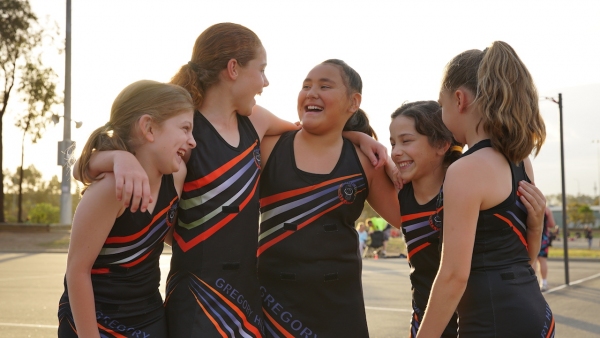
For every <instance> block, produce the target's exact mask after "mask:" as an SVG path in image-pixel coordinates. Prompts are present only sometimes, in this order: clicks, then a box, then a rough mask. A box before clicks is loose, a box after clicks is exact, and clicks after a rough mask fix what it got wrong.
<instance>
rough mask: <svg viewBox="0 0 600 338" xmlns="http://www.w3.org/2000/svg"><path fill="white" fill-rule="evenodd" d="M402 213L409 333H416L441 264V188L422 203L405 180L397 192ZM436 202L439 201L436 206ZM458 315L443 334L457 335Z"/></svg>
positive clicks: (411, 335)
mask: <svg viewBox="0 0 600 338" xmlns="http://www.w3.org/2000/svg"><path fill="white" fill-rule="evenodd" d="M398 199H399V200H400V205H401V206H402V208H401V214H402V234H404V241H405V243H406V247H407V250H408V264H409V266H410V282H411V285H412V308H413V313H412V317H411V320H410V324H411V325H410V335H409V337H411V338H414V337H416V336H417V332H418V330H419V325H420V323H421V321H422V320H423V315H424V314H425V308H426V306H427V301H428V300H429V294H430V293H431V286H432V285H433V281H434V279H435V276H436V275H437V272H438V269H439V267H440V257H441V255H440V250H439V244H440V225H439V224H437V223H438V222H436V221H437V220H435V219H434V217H436V212H438V214H437V217H440V218H439V219H441V217H442V215H441V212H439V211H441V210H437V209H438V208H439V209H441V192H440V194H439V195H438V196H437V197H436V198H434V199H432V200H431V201H429V202H427V203H425V204H422V205H421V204H419V203H418V202H417V200H416V199H415V194H414V190H413V186H412V183H408V184H405V185H404V187H403V188H402V190H400V192H399V193H398ZM437 204H440V205H439V206H437ZM457 330H458V323H457V315H456V314H454V315H453V316H452V319H450V322H449V323H448V325H447V326H446V329H445V330H444V333H443V334H442V337H456V336H457V334H458V332H457Z"/></svg>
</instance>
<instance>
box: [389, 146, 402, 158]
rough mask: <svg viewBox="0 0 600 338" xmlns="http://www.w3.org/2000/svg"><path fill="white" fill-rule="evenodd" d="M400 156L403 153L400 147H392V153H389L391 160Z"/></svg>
mask: <svg viewBox="0 0 600 338" xmlns="http://www.w3.org/2000/svg"><path fill="white" fill-rule="evenodd" d="M402 154H403V152H402V149H401V147H399V146H398V145H395V146H394V147H392V153H391V155H392V159H393V158H395V157H399V156H402Z"/></svg>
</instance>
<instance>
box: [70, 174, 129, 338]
mask: <svg viewBox="0 0 600 338" xmlns="http://www.w3.org/2000/svg"><path fill="white" fill-rule="evenodd" d="M99 206H102V207H99ZM122 210H123V206H122V204H121V203H120V202H118V201H117V200H116V199H115V191H114V176H113V175H106V177H105V178H103V179H102V180H100V181H97V182H95V183H93V184H92V185H91V186H90V187H89V188H88V190H86V192H85V194H84V195H83V197H82V199H81V202H79V205H78V206H77V212H76V213H75V218H74V220H73V227H72V231H71V242H70V244H69V254H68V257H67V273H66V279H67V285H68V289H69V301H70V305H71V309H72V312H73V318H74V319H75V325H76V327H77V333H78V335H79V336H80V337H100V334H99V332H98V326H97V323H96V308H95V304H94V292H93V289H92V280H91V270H92V266H93V264H94V261H95V260H96V258H97V257H98V253H99V252H100V249H101V248H102V245H103V244H104V241H105V240H106V238H107V237H108V234H109V233H110V230H111V229H112V226H113V224H114V222H115V219H116V218H117V216H118V214H119V213H121V212H122Z"/></svg>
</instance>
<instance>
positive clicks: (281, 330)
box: [262, 308, 294, 338]
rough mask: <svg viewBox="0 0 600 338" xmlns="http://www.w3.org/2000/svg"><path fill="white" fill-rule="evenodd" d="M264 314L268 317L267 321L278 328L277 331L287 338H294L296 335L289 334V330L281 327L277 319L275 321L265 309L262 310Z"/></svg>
mask: <svg viewBox="0 0 600 338" xmlns="http://www.w3.org/2000/svg"><path fill="white" fill-rule="evenodd" d="M262 312H263V313H264V314H265V316H267V319H268V320H269V322H270V323H271V324H273V326H275V327H276V328H277V330H279V332H281V334H283V335H284V336H285V338H294V335H292V334H291V333H289V332H287V330H286V329H284V328H283V326H281V325H279V323H278V322H277V321H276V320H275V319H273V317H271V315H269V314H268V313H267V311H266V310H265V308H263V309H262Z"/></svg>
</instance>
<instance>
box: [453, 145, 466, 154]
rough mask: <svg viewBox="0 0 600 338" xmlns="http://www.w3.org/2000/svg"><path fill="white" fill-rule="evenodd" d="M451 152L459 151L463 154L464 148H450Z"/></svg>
mask: <svg viewBox="0 0 600 338" xmlns="http://www.w3.org/2000/svg"><path fill="white" fill-rule="evenodd" d="M450 150H451V151H458V152H461V153H462V151H463V147H461V146H452V147H450Z"/></svg>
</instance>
